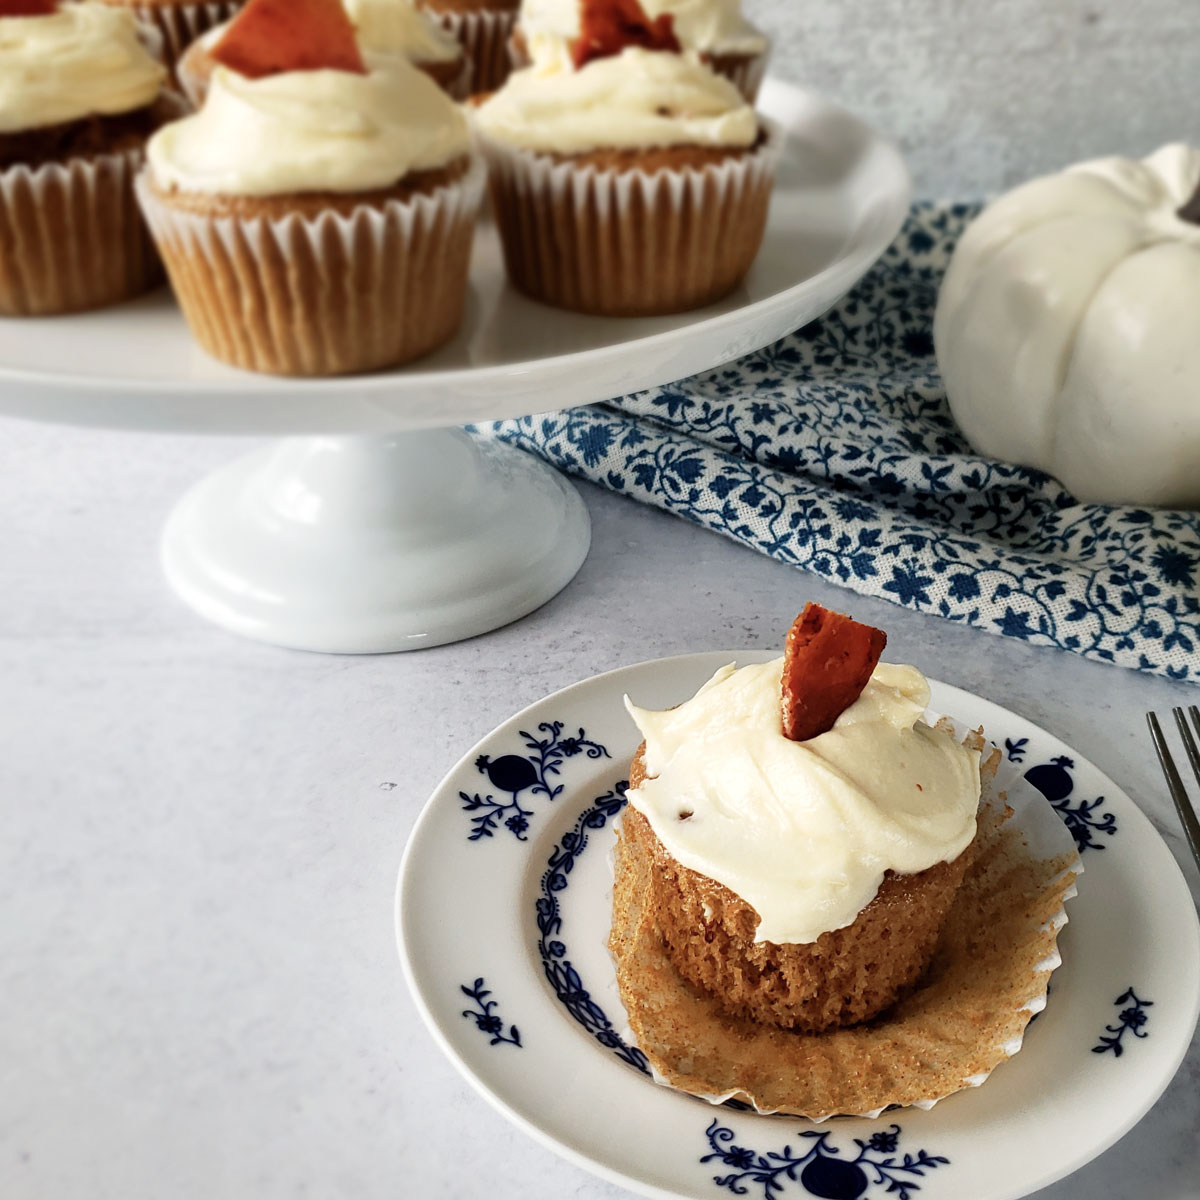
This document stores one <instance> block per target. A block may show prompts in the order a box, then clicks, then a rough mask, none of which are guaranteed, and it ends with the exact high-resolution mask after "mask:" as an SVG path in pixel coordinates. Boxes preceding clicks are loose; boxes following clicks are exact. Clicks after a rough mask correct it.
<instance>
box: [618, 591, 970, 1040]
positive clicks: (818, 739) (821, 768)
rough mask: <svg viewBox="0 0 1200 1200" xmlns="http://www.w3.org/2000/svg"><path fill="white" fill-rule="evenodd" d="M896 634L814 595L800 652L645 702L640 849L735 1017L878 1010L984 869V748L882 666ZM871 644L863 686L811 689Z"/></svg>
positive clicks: (699, 977)
mask: <svg viewBox="0 0 1200 1200" xmlns="http://www.w3.org/2000/svg"><path fill="white" fill-rule="evenodd" d="M804 638H808V641H807V642H805V644H804V645H803V646H800V645H799V643H800V640H801V639H804ZM872 638H874V642H872V641H871V639H872ZM884 641H885V638H884V636H883V635H882V634H881V633H880V632H879V631H878V630H871V629H869V628H868V627H866V626H862V625H858V624H857V623H856V622H853V621H851V620H849V618H845V617H839V616H838V614H836V613H827V612H825V610H823V609H818V608H816V607H815V606H810V607H809V609H808V610H806V612H805V614H804V615H803V616H802V617H801V618H799V619H798V620H797V622H796V625H795V626H794V627H793V631H792V634H791V635H790V637H789V643H790V645H789V652H788V655H787V656H785V658H781V659H776V660H775V661H774V662H770V663H766V664H763V665H762V666H748V667H742V668H741V669H740V670H736V671H735V670H734V669H733V668H732V667H727V668H724V669H723V670H721V671H719V672H718V673H717V674H716V675H715V676H713V678H712V679H711V680H709V682H708V683H707V684H705V685H704V687H703V688H701V689H700V691H699V692H698V693H697V694H696V695H695V696H694V697H693V698H692V699H691V700H688V701H686V702H685V703H684V704H681V705H680V706H679V707H678V708H675V709H672V710H670V711H668V712H662V713H653V712H647V711H645V710H643V709H639V708H635V707H633V706H632V705H631V706H630V713H631V715H632V716H633V718H634V720H635V721H636V722H637V724H638V727H639V728H640V729H641V731H642V733H643V735H644V736H645V739H646V741H645V743H644V746H643V748H642V749H640V750H639V751H638V754H637V757H636V758H635V759H634V762H633V766H632V770H631V774H630V780H629V784H630V790H629V793H628V796H629V803H630V808H631V810H632V811H631V812H630V814H629V817H628V819H627V820H626V821H625V822H624V830H623V833H622V838H623V843H624V846H625V852H626V853H627V854H628V855H629V856H630V860H631V862H633V863H635V864H637V865H636V866H635V868H634V869H635V870H637V869H640V870H642V871H644V872H645V875H646V879H647V882H648V887H649V895H650V896H651V897H652V902H653V904H654V906H655V910H656V912H657V913H658V920H659V928H660V930H661V931H662V934H663V939H664V945H665V947H666V951H667V954H668V956H669V957H670V959H671V962H672V963H673V964H674V966H675V968H676V970H678V971H679V973H680V975H682V976H683V978H685V979H687V980H689V981H690V982H692V983H693V984H695V985H696V986H697V987H700V988H703V989H705V990H706V991H708V992H709V993H710V994H712V995H713V996H714V997H715V998H716V999H717V1000H718V1002H719V1003H720V1004H721V1005H722V1006H723V1007H725V1008H726V1009H727V1011H729V1012H730V1013H731V1014H733V1015H738V1016H745V1017H749V1018H752V1019H754V1020H757V1021H763V1022H770V1023H773V1024H775V1025H779V1026H782V1027H785V1028H789V1029H801V1030H805V1031H807V1032H810V1033H820V1032H822V1031H824V1030H826V1029H831V1028H835V1027H839V1026H843V1025H852V1024H856V1023H858V1022H860V1021H867V1020H870V1019H871V1018H872V1017H874V1016H876V1015H877V1014H879V1013H880V1012H882V1011H883V1010H884V1009H885V1008H888V1007H889V1006H890V1005H891V1004H893V1003H894V1002H895V1001H896V999H897V997H898V996H899V995H900V994H901V992H902V991H903V990H904V989H905V988H906V987H908V986H909V985H910V984H911V983H913V981H914V980H915V979H916V978H917V977H918V976H919V975H920V973H921V972H922V971H923V970H924V968H925V966H926V965H927V964H928V962H929V959H930V956H931V955H932V954H933V949H934V946H935V945H936V944H937V939H938V933H939V931H940V929H941V925H942V922H943V921H944V920H945V917H946V914H947V913H948V912H949V909H950V905H951V903H952V902H953V900H954V897H955V894H956V892H957V890H958V888H959V886H960V884H961V883H962V879H963V876H964V875H965V874H966V871H967V868H968V867H969V866H970V863H971V859H972V843H973V841H974V839H975V832H976V814H977V811H978V808H979V795H980V780H979V754H978V752H977V751H974V750H971V749H969V748H967V747H964V746H963V745H961V744H960V743H959V741H958V740H957V739H956V738H955V737H954V736H953V735H952V734H950V733H948V732H946V731H944V730H939V729H936V728H931V727H930V726H928V725H926V724H925V722H924V721H923V720H922V719H921V718H922V714H923V713H924V711H925V708H926V705H927V704H928V702H929V685H928V684H927V683H926V682H925V679H924V678H923V676H922V675H921V674H920V672H919V671H917V670H916V669H915V668H914V667H901V666H890V665H888V664H885V663H880V662H879V654H880V653H881V652H882V649H883V644H884ZM856 647H864V648H865V653H864V654H863V657H862V664H861V665H862V669H861V670H859V671H858V672H857V673H856V675H855V678H854V681H853V682H854V687H851V688H850V689H849V690H847V691H845V692H843V693H841V694H838V695H836V696H833V697H831V696H829V695H828V694H826V693H825V692H823V691H822V688H823V686H824V684H823V682H822V681H821V680H820V679H817V680H816V682H815V684H814V676H815V675H816V674H817V670H816V669H815V668H814V666H813V665H812V664H813V663H819V665H820V667H822V668H823V667H824V665H825V664H826V663H828V662H833V663H834V664H835V665H836V668H837V670H838V671H839V672H840V671H842V670H843V669H844V663H845V662H846V656H847V654H850V653H858V652H859V651H858V650H857V649H856ZM798 664H799V665H798ZM855 687H856V688H857V691H855ZM785 690H786V691H787V692H788V693H789V695H788V696H784V692H785ZM781 696H784V701H783V703H784V708H785V709H786V708H787V707H788V700H789V698H791V699H792V700H793V702H794V703H793V707H796V706H797V705H798V706H800V707H802V708H806V709H807V710H808V711H806V712H804V713H802V714H801V715H802V717H803V718H804V719H803V720H802V721H801V723H800V724H799V725H797V722H796V721H795V720H793V721H792V722H791V727H790V728H789V726H788V724H787V721H786V720H785V719H781ZM814 710H815V711H814ZM814 731H815V732H814ZM797 733H798V734H799V736H795V735H796V734H797Z"/></svg>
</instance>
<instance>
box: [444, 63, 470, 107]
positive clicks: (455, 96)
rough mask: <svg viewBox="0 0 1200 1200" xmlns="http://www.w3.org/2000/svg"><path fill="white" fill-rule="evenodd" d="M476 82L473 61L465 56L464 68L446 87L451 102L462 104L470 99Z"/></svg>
mask: <svg viewBox="0 0 1200 1200" xmlns="http://www.w3.org/2000/svg"><path fill="white" fill-rule="evenodd" d="M474 82H475V64H474V63H473V62H472V61H471V56H470V55H469V54H464V55H463V63H462V68H461V69H460V70H459V72H458V74H457V75H456V76H455V77H454V78H453V79H452V80H451V81H450V83H449V84H448V85H447V86H446V94H447V95H448V96H449V97H450V99H451V100H457V101H458V102H459V103H460V104H461V103H462V102H463V101H464V100H467V99H469V98H470V96H471V90H472V84H473V83H474Z"/></svg>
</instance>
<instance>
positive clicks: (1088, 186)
mask: <svg viewBox="0 0 1200 1200" xmlns="http://www.w3.org/2000/svg"><path fill="white" fill-rule="evenodd" d="M1198 185H1200V150H1194V149H1191V148H1189V147H1187V146H1183V145H1171V146H1164V147H1163V148H1162V149H1161V150H1159V151H1157V152H1156V153H1155V154H1152V155H1151V156H1150V157H1149V158H1146V159H1143V160H1141V161H1137V160H1131V159H1124V158H1103V159H1097V160H1095V161H1094V162H1085V163H1080V164H1078V165H1077V166H1073V167H1069V168H1068V169H1067V170H1065V171H1062V172H1061V173H1059V174H1057V175H1048V176H1046V177H1045V178H1042V179H1035V180H1033V181H1032V182H1030V183H1027V184H1025V185H1023V186H1022V187H1019V188H1016V189H1015V190H1014V191H1011V192H1009V193H1007V194H1006V195H1004V196H1001V197H1000V198H999V199H998V200H996V201H994V202H993V203H992V204H990V205H988V207H987V208H986V209H984V211H983V212H982V213H981V214H980V215H979V217H978V218H977V219H976V220H975V221H974V222H973V223H972V224H971V225H970V226H969V228H968V229H967V231H966V233H965V234H964V235H963V238H962V240H961V241H960V242H959V244H958V247H957V249H956V250H955V252H954V255H953V257H952V259H951V261H950V266H949V269H948V271H947V273H946V278H945V280H944V282H943V284H942V289H941V293H940V295H939V297H938V306H937V315H936V318H935V320H934V345H935V347H936V349H937V359H938V366H939V367H940V369H941V372H942V378H943V380H944V382H945V385H946V392H947V394H948V396H949V399H950V408H951V410H952V411H953V413H954V417H955V420H957V422H958V424H959V426H960V428H961V429H962V431H963V433H964V434H965V435H966V437H967V440H968V441H969V442H970V443H971V445H972V446H974V447H975V449H976V450H978V451H979V452H980V453H983V454H988V455H992V456H994V457H996V458H1002V459H1007V460H1008V461H1010V462H1018V463H1022V464H1024V465H1026V466H1033V467H1038V468H1040V469H1041V470H1043V471H1046V472H1048V473H1049V474H1051V475H1054V476H1055V477H1057V478H1058V479H1060V480H1061V481H1062V483H1063V484H1064V485H1065V486H1066V487H1067V488H1068V489H1069V490H1070V491H1071V492H1072V493H1074V495H1075V496H1077V497H1078V498H1079V499H1080V500H1085V501H1090V502H1097V503H1109V504H1139V505H1142V504H1146V505H1163V506H1169V507H1177V508H1200V190H1198Z"/></svg>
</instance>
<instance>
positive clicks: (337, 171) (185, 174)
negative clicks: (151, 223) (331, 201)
mask: <svg viewBox="0 0 1200 1200" xmlns="http://www.w3.org/2000/svg"><path fill="white" fill-rule="evenodd" d="M364 58H365V59H366V63H367V66H368V68H369V70H368V72H367V74H365V75H359V74H355V73H354V72H350V71H329V70H324V71H287V72H284V73H283V74H279V75H269V76H265V77H264V78H261V79H246V78H243V77H242V76H241V75H238V74H236V73H235V72H233V71H230V70H229V69H228V68H226V67H218V68H217V70H216V71H215V72H213V77H212V81H211V83H210V86H209V90H208V95H207V97H206V98H205V102H204V106H203V107H202V108H201V109H200V111H199V112H197V113H195V114H193V115H192V116H190V117H185V118H184V119H183V120H182V121H175V122H173V123H172V124H170V125H166V126H164V127H163V128H162V129H160V130H159V131H158V132H157V133H156V134H155V135H154V136H153V137H152V138H151V139H150V142H149V145H148V146H147V151H146V152H147V158H148V160H149V164H150V170H151V173H152V175H153V178H154V181H155V183H156V184H157V185H158V186H159V187H161V188H170V187H178V188H180V189H181V190H183V191H191V192H208V193H220V194H223V195H232V196H271V195H283V194H288V193H296V192H325V191H328V192H361V191H371V190H373V189H376V188H386V187H391V186H392V185H393V184H395V183H396V182H397V181H398V180H399V179H401V178H402V177H403V176H405V175H407V174H408V173H409V172H410V171H424V170H434V169H436V168H438V167H443V166H446V165H447V164H448V163H450V162H452V161H453V160H455V159H457V158H460V157H462V156H463V155H465V154H467V153H468V152H469V151H470V132H469V130H468V127H467V121H466V118H465V117H464V116H463V114H462V112H461V111H460V110H459V108H458V106H457V105H456V104H454V102H453V101H452V100H450V99H449V97H448V96H447V95H446V94H445V92H443V91H442V90H441V88H439V87H438V86H437V84H435V83H434V82H433V80H431V79H430V78H429V76H428V75H426V74H425V73H424V72H423V71H419V70H418V69H417V68H416V67H414V66H413V65H412V64H411V63H409V62H408V61H407V60H406V59H403V58H399V57H396V56H394V55H375V54H366V55H364Z"/></svg>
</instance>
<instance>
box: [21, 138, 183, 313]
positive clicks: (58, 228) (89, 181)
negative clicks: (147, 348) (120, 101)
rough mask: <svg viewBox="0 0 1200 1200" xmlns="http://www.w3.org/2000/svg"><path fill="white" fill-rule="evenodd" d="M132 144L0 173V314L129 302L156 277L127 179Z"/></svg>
mask: <svg viewBox="0 0 1200 1200" xmlns="http://www.w3.org/2000/svg"><path fill="white" fill-rule="evenodd" d="M143 159H144V153H143V150H142V149H141V148H140V147H138V148H137V149H133V150H126V151H123V152H121V153H114V154H99V155H93V156H91V157H88V158H84V157H78V158H73V159H69V160H68V161H66V162H62V163H57V162H56V163H45V164H43V165H41V166H38V167H33V168H30V167H27V166H24V165H17V166H13V167H6V168H4V169H3V170H0V316H42V315H47V314H52V313H66V312H78V311H82V310H86V309H92V308H101V307H103V306H105V305H109V304H115V303H118V302H119V301H121V300H127V299H129V298H130V297H132V296H136V295H138V294H140V293H141V292H144V291H146V290H147V289H148V288H150V287H152V286H153V285H154V284H155V283H157V282H158V281H159V280H160V279H161V278H162V269H161V266H160V264H159V261H158V255H157V254H156V253H155V251H154V246H153V244H152V242H151V240H150V237H149V235H148V233H147V231H146V228H145V225H144V224H143V222H142V217H141V213H140V212H139V211H138V205H137V201H136V199H135V197H134V188H133V181H134V177H135V176H136V174H137V172H138V170H139V168H140V167H141V165H142V161H143Z"/></svg>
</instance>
